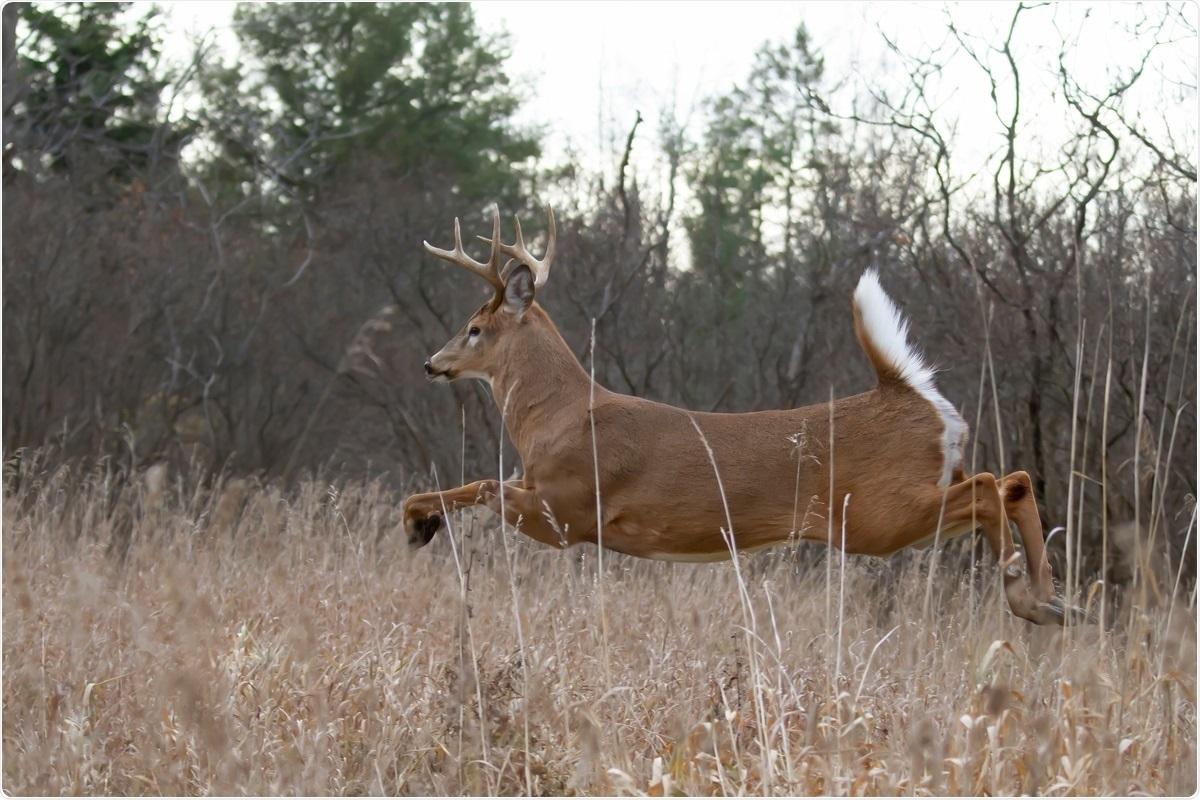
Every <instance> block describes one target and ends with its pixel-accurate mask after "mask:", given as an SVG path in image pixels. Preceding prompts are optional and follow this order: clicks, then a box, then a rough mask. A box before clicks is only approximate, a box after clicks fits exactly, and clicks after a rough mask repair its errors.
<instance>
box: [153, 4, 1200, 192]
mask: <svg viewBox="0 0 1200 800" xmlns="http://www.w3.org/2000/svg"><path fill="white" fill-rule="evenodd" d="M234 5H235V4H233V3H223V2H181V3H176V4H174V5H172V6H170V8H169V13H170V14H171V15H172V18H173V20H174V27H173V30H172V31H171V32H170V35H169V36H168V40H167V41H168V47H169V48H170V50H171V54H176V53H177V54H178V56H179V57H180V58H186V57H187V55H188V52H189V45H188V38H187V35H186V34H192V35H194V34H196V33H200V32H203V31H206V30H210V29H212V30H213V31H214V33H215V34H216V35H217V37H218V41H219V42H220V43H221V44H222V46H223V48H224V49H225V51H226V52H227V53H230V54H231V55H232V54H233V53H234V52H235V50H236V42H235V40H234V38H233V36H232V33H231V31H230V30H229V21H230V19H231V17H232V13H233V7H234ZM1180 8H1181V9H1182V10H1181V12H1179V14H1177V16H1180V15H1182V16H1181V17H1180V20H1177V21H1176V23H1175V24H1174V25H1173V27H1172V28H1171V29H1170V31H1169V36H1170V37H1171V38H1173V39H1175V40H1176V41H1174V42H1173V43H1171V44H1168V45H1164V46H1163V47H1160V48H1159V50H1158V51H1157V53H1156V57H1155V59H1154V61H1153V62H1152V66H1151V69H1150V70H1148V71H1147V75H1146V76H1145V77H1144V78H1143V80H1142V81H1141V83H1140V84H1139V86H1138V91H1137V93H1136V95H1135V97H1134V101H1135V105H1136V106H1137V107H1139V108H1140V109H1141V112H1142V114H1143V117H1142V124H1143V125H1144V126H1146V127H1149V128H1151V129H1152V130H1156V131H1158V130H1162V129H1163V126H1164V125H1169V126H1170V129H1171V130H1172V132H1173V133H1175V134H1176V135H1177V136H1178V137H1180V141H1183V142H1192V146H1193V147H1194V142H1195V129H1196V116H1197V109H1196V91H1195V87H1196V47H1197V44H1196V39H1195V36H1194V31H1195V26H1196V17H1197V7H1196V5H1194V4H1189V5H1186V6H1180ZM1013 9H1014V4H1012V3H1008V2H1003V3H998V2H991V3H985V2H977V3H975V2H973V3H966V4H961V5H960V4H945V3H940V2H937V3H910V2H875V3H862V2H806V3H797V2H789V3H784V2H707V3H698V2H688V3H684V2H613V1H611V0H610V1H609V2H529V1H528V0H520V1H517V2H481V3H476V4H475V10H476V14H477V17H478V20H479V23H480V25H481V27H482V28H483V29H484V30H485V31H499V30H502V29H503V30H507V31H508V32H509V33H510V34H511V35H512V52H513V55H512V58H511V60H510V62H509V71H510V74H511V75H513V76H514V77H516V78H518V79H524V80H525V81H527V82H528V84H529V85H530V87H531V89H532V97H531V99H530V100H529V101H528V102H527V103H526V104H525V106H524V107H523V108H522V109H521V112H520V114H519V117H518V121H519V122H523V123H530V124H539V125H543V126H546V127H547V128H548V140H547V156H548V158H549V159H550V160H551V161H556V160H562V159H563V158H565V157H567V154H568V153H571V154H572V155H571V157H572V158H574V159H576V160H577V161H579V162H582V163H581V165H582V166H584V167H587V168H590V169H604V170H606V171H607V172H609V173H610V174H612V173H613V172H615V169H616V164H617V162H618V160H619V155H620V150H621V148H622V146H623V143H624V138H625V136H626V134H627V133H628V130H629V127H630V125H631V124H632V122H633V119H634V115H635V112H636V111H639V110H640V111H641V113H642V115H643V117H644V118H645V122H644V123H643V126H642V128H640V129H639V134H638V144H637V146H635V150H634V159H633V164H634V168H635V170H636V171H637V172H638V173H639V174H641V175H642V177H643V178H644V179H650V180H651V181H653V178H654V177H658V176H661V169H660V168H661V166H662V165H661V164H660V163H658V162H659V154H658V152H657V147H655V146H654V145H656V143H657V142H656V138H657V129H658V113H659V111H660V110H664V109H668V108H671V107H672V106H673V107H674V108H675V109H676V113H677V115H679V117H680V118H683V119H687V118H688V115H689V112H692V113H691V117H690V130H691V131H692V133H693V134H695V133H697V132H698V131H699V129H700V127H701V123H702V121H703V117H702V114H701V113H699V112H698V111H696V109H699V107H700V102H701V101H702V100H703V99H704V98H705V97H707V96H711V95H712V94H714V93H716V92H721V91H725V90H727V89H729V88H730V87H731V86H732V85H733V84H734V83H735V82H738V81H741V80H743V79H744V78H745V76H746V74H747V73H748V71H749V68H750V65H751V64H752V62H753V58H754V52H755V50H756V49H757V48H758V47H760V46H761V45H762V44H763V43H764V42H765V41H768V40H771V41H780V40H783V39H786V38H790V36H791V34H792V32H793V31H794V30H795V28H796V26H797V25H798V24H799V23H800V22H801V21H803V22H805V23H806V24H807V26H808V28H809V32H810V34H811V42H812V44H813V45H814V46H815V47H816V48H817V49H818V50H819V51H820V52H821V53H822V54H823V55H824V56H825V59H826V76H827V77H828V78H829V80H830V81H831V82H833V83H842V84H845V86H846V88H845V90H844V92H843V93H842V94H841V95H840V96H839V95H835V96H834V99H835V101H836V100H838V98H839V97H840V98H841V102H835V104H834V105H835V107H840V109H839V110H848V109H849V98H850V97H851V96H852V94H853V93H854V92H855V91H856V90H857V91H859V92H861V89H862V88H863V86H864V85H865V84H867V83H869V84H871V85H872V86H875V87H887V86H889V85H891V86H896V85H898V81H900V80H901V79H902V75H901V74H900V71H899V69H898V65H897V64H896V62H895V61H894V60H892V59H891V58H890V57H889V56H888V55H887V53H886V49H885V46H884V41H883V35H884V33H886V35H887V36H888V37H889V38H891V39H893V40H895V41H897V42H898V43H899V44H900V46H901V47H902V48H903V49H904V50H905V51H906V52H909V53H919V52H922V51H923V50H925V49H926V48H928V47H930V46H935V45H937V44H938V43H939V42H942V41H944V40H945V38H946V36H947V33H946V26H945V21H946V19H947V15H948V14H949V15H952V16H953V18H954V20H955V22H956V24H958V25H959V26H960V27H961V28H962V29H963V30H964V31H966V32H968V33H970V34H975V35H980V36H983V37H984V40H986V41H987V42H989V43H998V42H999V41H1000V40H1002V38H1003V32H1004V31H1005V30H1006V29H1007V26H1008V23H1009V21H1010V19H1011V16H1012V13H1013ZM1161 9H1162V6H1159V5H1155V4H1149V5H1148V6H1147V7H1146V8H1145V9H1142V8H1139V7H1138V6H1136V5H1134V4H1130V3H1096V4H1084V3H1059V4H1054V5H1050V6H1046V7H1041V8H1036V9H1034V10H1031V11H1029V12H1027V13H1026V14H1025V15H1024V16H1023V17H1022V21H1021V27H1020V28H1019V35H1018V36H1017V42H1018V43H1019V49H1018V51H1017V57H1018V63H1019V65H1020V66H1021V69H1022V73H1023V74H1022V81H1023V88H1024V89H1026V90H1028V91H1030V92H1031V94H1030V95H1029V97H1028V98H1027V100H1026V119H1027V120H1029V122H1030V128H1031V130H1033V131H1034V132H1039V131H1040V132H1041V133H1043V134H1044V135H1045V136H1046V137H1047V138H1049V139H1052V138H1053V135H1054V132H1055V131H1056V130H1060V129H1062V127H1063V126H1064V118H1063V114H1064V111H1063V110H1062V108H1063V107H1062V104H1061V101H1059V102H1058V103H1057V104H1054V103H1053V102H1052V100H1053V98H1052V94H1051V93H1052V92H1053V90H1054V77H1055V76H1054V69H1055V68H1056V58H1055V57H1056V53H1057V48H1058V43H1059V41H1060V40H1061V34H1060V31H1061V32H1063V33H1066V34H1068V35H1070V36H1076V35H1078V37H1079V38H1078V44H1077V48H1076V50H1075V51H1074V56H1073V62H1072V63H1071V69H1072V74H1075V75H1077V76H1081V77H1082V78H1083V79H1084V80H1085V83H1088V84H1090V85H1092V86H1093V87H1094V88H1096V89H1097V90H1099V89H1100V88H1101V87H1103V86H1106V85H1107V82H1108V81H1109V80H1110V78H1111V76H1112V75H1114V74H1125V73H1127V72H1128V70H1129V69H1130V68H1131V67H1132V66H1133V65H1134V64H1136V63H1137V60H1138V58H1139V57H1140V54H1141V53H1142V52H1143V50H1144V49H1145V47H1146V46H1147V45H1148V43H1149V40H1148V39H1147V38H1146V36H1145V35H1144V34H1141V35H1139V34H1137V33H1128V32H1125V31H1123V30H1122V27H1126V28H1129V27H1132V26H1133V25H1135V24H1136V23H1137V21H1138V19H1139V18H1140V17H1143V16H1145V15H1147V14H1149V15H1151V16H1153V15H1156V14H1158V13H1159V12H1160V10H1161ZM1183 17H1186V19H1187V20H1189V21H1190V30H1189V29H1188V27H1187V26H1185V25H1183V24H1182V21H1181V20H1182V18H1183ZM992 58H993V60H994V63H995V64H996V65H997V66H1002V61H1001V60H1000V59H1001V57H1000V56H999V55H998V54H993V56H992ZM937 88H938V91H939V94H940V100H941V101H942V103H941V106H940V113H941V115H942V116H943V118H944V119H945V120H947V121H949V120H951V119H956V120H957V122H958V127H957V139H958V143H959V144H958V149H957V150H956V153H957V154H958V156H957V157H959V161H960V163H957V164H956V165H955V166H956V169H958V170H961V171H963V172H964V174H965V173H966V172H971V171H974V170H975V169H978V167H979V166H980V164H982V163H983V161H984V160H986V158H987V157H988V155H989V153H991V151H992V149H993V147H994V146H995V144H996V139H995V137H996V135H997V131H998V126H997V123H996V120H995V117H994V115H993V113H992V110H991V100H990V98H989V97H988V87H987V84H986V82H984V81H983V79H982V76H981V75H980V73H979V71H978V69H977V68H976V67H975V66H974V65H973V64H972V63H971V62H970V61H969V60H968V59H967V58H966V57H965V56H961V55H960V56H959V57H957V58H956V60H955V61H954V62H953V63H952V67H951V69H949V70H947V71H946V73H944V74H943V76H942V78H941V80H940V83H939V86H938V87H937ZM1005 90H1006V87H1005V86H1002V87H1001V98H1002V101H1004V100H1006V98H1007V97H1008V95H1007V94H1006V93H1005Z"/></svg>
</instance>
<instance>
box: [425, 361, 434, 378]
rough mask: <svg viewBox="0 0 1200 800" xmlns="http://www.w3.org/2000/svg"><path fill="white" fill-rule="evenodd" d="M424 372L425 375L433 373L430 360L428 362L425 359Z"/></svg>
mask: <svg viewBox="0 0 1200 800" xmlns="http://www.w3.org/2000/svg"><path fill="white" fill-rule="evenodd" d="M425 374H426V375H432V374H433V364H432V363H431V362H429V361H428V360H426V361H425Z"/></svg>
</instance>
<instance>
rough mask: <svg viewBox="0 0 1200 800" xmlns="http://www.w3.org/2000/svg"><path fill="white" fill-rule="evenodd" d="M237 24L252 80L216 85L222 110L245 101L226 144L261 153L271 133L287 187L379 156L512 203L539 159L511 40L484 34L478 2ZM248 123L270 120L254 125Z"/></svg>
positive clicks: (280, 12) (247, 10)
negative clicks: (511, 67)
mask: <svg viewBox="0 0 1200 800" xmlns="http://www.w3.org/2000/svg"><path fill="white" fill-rule="evenodd" d="M234 25H235V28H236V31H237V35H238V38H239V40H240V42H241V45H242V49H243V69H245V70H246V73H247V75H248V78H247V79H246V80H245V81H241V82H239V76H238V73H237V72H235V71H232V70H228V71H225V72H224V73H216V74H212V75H210V76H209V84H208V88H209V92H208V96H209V97H212V98H214V100H215V101H216V102H219V103H221V102H223V103H226V104H228V103H229V99H228V98H229V96H230V93H231V92H232V93H234V94H236V95H237V96H240V97H241V98H242V99H241V100H240V101H236V102H238V103H239V104H240V108H238V109H236V110H237V111H238V113H237V114H235V115H231V116H232V117H235V118H240V119H241V120H242V121H241V122H240V123H239V122H237V121H236V120H235V121H234V123H233V125H232V127H231V126H230V125H229V124H227V125H226V134H227V135H225V136H223V137H222V139H223V145H224V146H225V147H226V148H227V149H229V148H231V147H233V148H234V149H240V150H246V149H251V150H252V149H254V148H255V146H256V140H255V138H253V137H247V136H246V135H245V134H247V133H250V132H251V130H249V129H253V128H255V127H257V128H259V129H261V130H265V131H268V132H269V140H270V142H271V145H270V148H269V149H270V150H271V151H272V152H270V153H268V155H267V157H268V158H271V159H273V160H274V163H275V164H276V166H279V165H280V164H283V163H284V162H286V167H284V168H281V169H280V171H281V172H283V174H284V176H285V177H286V179H287V180H290V181H293V182H303V183H305V184H310V185H314V184H316V183H317V182H319V181H320V180H321V179H322V178H323V177H325V176H326V175H327V174H328V173H329V172H330V171H331V170H333V169H335V168H336V167H337V166H338V164H339V163H341V162H343V161H344V160H346V159H347V158H348V157H350V156H352V155H361V154H363V153H370V154H374V155H378V156H381V157H383V158H385V159H386V160H387V161H388V162H390V163H391V164H393V165H394V166H396V167H397V168H399V169H400V170H403V171H410V170H411V171H413V172H415V173H416V174H417V175H418V177H420V175H422V174H424V173H425V172H426V171H430V172H433V173H435V174H438V175H440V176H444V175H445V173H447V172H449V173H450V174H452V175H453V177H454V178H455V179H456V180H457V182H458V183H459V187H460V190H461V191H463V192H464V193H466V194H468V195H475V196H481V197H482V196H487V197H488V199H489V200H494V199H505V198H508V197H511V196H512V195H513V194H514V192H515V190H516V181H515V178H514V174H515V173H514V166H515V165H519V164H520V163H521V162H523V161H526V160H527V159H529V158H531V157H533V156H536V155H537V154H538V152H539V148H538V141H537V138H536V137H535V136H533V135H531V134H529V133H525V132H522V131H519V130H517V129H516V128H515V127H514V126H513V124H512V121H511V119H512V116H513V115H514V114H515V113H516V111H517V109H518V106H519V97H518V95H517V93H516V92H515V90H514V88H513V86H512V84H511V82H510V80H509V78H508V76H507V75H506V74H505V72H504V68H503V67H504V61H505V59H506V57H507V55H508V51H507V45H506V42H505V41H504V40H503V39H502V38H499V37H488V36H485V35H483V34H481V32H480V31H479V30H478V28H477V26H476V23H475V18H474V14H473V12H472V11H471V7H470V6H469V5H466V4H425V3H412V4H409V3H397V4H378V5H377V4H371V3H338V4H324V3H315V4H307V3H303V4H300V3H297V4H280V5H243V6H240V7H239V8H238V10H237V12H236V15H235V18H234ZM222 95H223V98H224V99H222V97H221V96H222ZM247 114H250V115H252V116H256V117H257V118H258V119H257V120H256V121H255V123H253V124H247V123H246V121H245V117H246V115H247ZM228 119H229V118H228V117H227V123H228ZM239 126H240V127H241V128H242V129H243V130H242V131H241V135H238V134H239V132H238V127H239ZM241 157H242V158H243V159H244V158H245V153H241Z"/></svg>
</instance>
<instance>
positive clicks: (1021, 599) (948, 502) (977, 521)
mask: <svg viewBox="0 0 1200 800" xmlns="http://www.w3.org/2000/svg"><path fill="white" fill-rule="evenodd" d="M1010 477H1011V476H1010ZM1026 478H1028V476H1026ZM1018 482H1019V479H1018ZM1001 485H1002V484H1001V483H1000V482H999V481H997V480H996V476H994V475H992V474H991V473H990V472H981V473H978V474H977V475H972V476H971V477H969V478H967V479H966V480H964V481H961V482H959V483H956V484H953V485H952V486H950V487H948V488H947V489H945V490H939V491H938V494H941V492H942V491H944V492H945V499H944V502H945V507H944V511H943V517H944V522H943V524H944V525H945V526H946V527H949V528H957V527H961V526H963V525H979V526H982V527H983V531H984V534H985V535H986V536H987V540H988V544H989V545H990V546H991V548H992V552H993V553H995V555H996V558H997V559H998V560H999V562H1000V570H1001V574H1002V575H1003V578H1004V594H1005V597H1006V598H1007V599H1008V606H1009V608H1011V609H1012V612H1013V613H1014V614H1016V615H1017V616H1018V617H1022V618H1024V619H1027V620H1029V621H1031V622H1036V623H1038V624H1039V625H1061V624H1063V621H1064V620H1063V607H1062V604H1061V603H1060V602H1058V601H1057V600H1056V599H1054V597H1053V588H1052V589H1051V595H1050V598H1047V599H1046V600H1042V599H1040V597H1035V596H1034V594H1033V593H1032V592H1030V589H1029V586H1028V585H1027V584H1026V582H1025V581H1024V580H1022V578H1023V573H1022V570H1021V568H1020V567H1019V566H1018V565H1017V564H1016V563H1015V562H1016V560H1017V552H1016V548H1015V547H1014V545H1013V539H1012V531H1011V530H1010V529H1009V527H1008V515H1007V513H1006V511H1005V500H1004V497H1003V496H1002V495H1001V491H1000V490H1001ZM1009 485H1010V486H1011V485H1015V484H1009ZM938 502H939V503H940V502H942V500H941V499H940V498H939V499H938ZM1019 502H1020V498H1018V500H1017V502H1016V503H1014V504H1013V505H1014V509H1015V510H1017V511H1018V513H1020V514H1021V515H1022V516H1021V517H1020V518H1019V519H1018V525H1019V526H1020V525H1021V523H1022V521H1023V522H1024V523H1025V524H1026V525H1028V524H1029V519H1028V506H1020V505H1019ZM1036 514H1037V510H1036V508H1035V509H1034V515H1035V519H1036ZM1040 531H1041V525H1040V523H1039V525H1038V533H1039V536H1038V537H1037V541H1038V544H1041V543H1042V541H1041V536H1040ZM1024 534H1025V528H1024V527H1022V535H1024ZM1030 534H1031V538H1032V531H1031V532H1030ZM1026 547H1027V548H1028V544H1027V545H1026ZM1044 550H1045V548H1044V547H1042V548H1040V550H1039V555H1040V556H1041V558H1042V559H1044V558H1045V552H1044ZM1039 574H1040V573H1039ZM1039 595H1040V592H1039Z"/></svg>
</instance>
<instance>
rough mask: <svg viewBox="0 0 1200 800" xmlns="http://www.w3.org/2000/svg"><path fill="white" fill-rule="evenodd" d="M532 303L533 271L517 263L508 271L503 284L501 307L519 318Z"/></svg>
mask: <svg viewBox="0 0 1200 800" xmlns="http://www.w3.org/2000/svg"><path fill="white" fill-rule="evenodd" d="M532 304H533V272H532V271H531V270H530V269H529V267H527V266H525V265H524V264H518V265H517V266H516V268H514V269H513V270H512V272H510V273H508V281H506V282H505V284H504V303H503V304H502V305H501V308H502V309H503V310H504V311H505V312H507V313H509V314H512V315H514V316H516V317H517V318H520V317H521V315H523V314H524V313H525V312H526V311H528V310H529V306H530V305H532Z"/></svg>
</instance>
